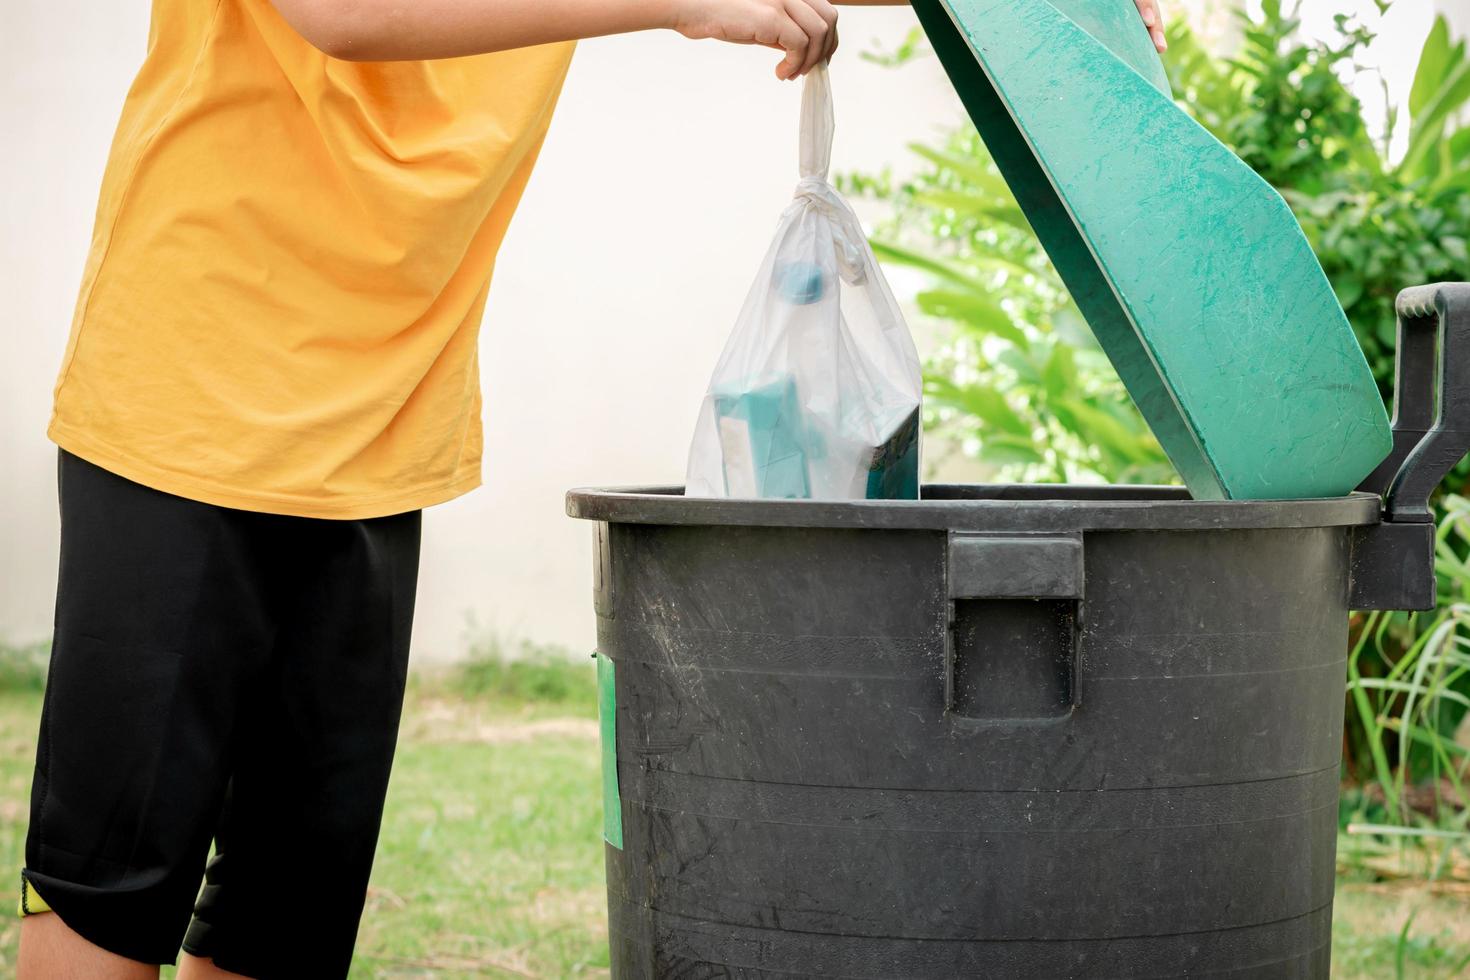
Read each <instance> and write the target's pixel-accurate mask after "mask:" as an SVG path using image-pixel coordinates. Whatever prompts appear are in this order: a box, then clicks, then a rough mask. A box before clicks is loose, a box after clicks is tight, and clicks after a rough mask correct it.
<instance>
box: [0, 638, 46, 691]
mask: <svg viewBox="0 0 1470 980" xmlns="http://www.w3.org/2000/svg"><path fill="white" fill-rule="evenodd" d="M50 660H51V644H50V643H32V644H31V645H29V646H23V647H12V646H4V645H0V691H39V690H42V689H43V688H45V686H46V665H47V664H48V663H49V662H50Z"/></svg>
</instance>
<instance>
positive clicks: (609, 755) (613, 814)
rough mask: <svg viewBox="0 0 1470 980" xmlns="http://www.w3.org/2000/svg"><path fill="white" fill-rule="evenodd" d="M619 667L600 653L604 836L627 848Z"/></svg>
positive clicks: (598, 698)
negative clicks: (621, 790) (621, 773)
mask: <svg viewBox="0 0 1470 980" xmlns="http://www.w3.org/2000/svg"><path fill="white" fill-rule="evenodd" d="M615 671H616V667H615V665H614V664H613V662H612V661H611V660H609V659H608V658H607V657H604V656H603V655H602V654H600V653H599V654H598V655H597V717H598V720H599V721H600V722H601V727H602V837H603V840H605V841H607V842H608V843H609V844H611V845H612V846H613V847H616V848H617V849H618V850H620V851H621V850H622V849H623V799H622V796H621V795H620V794H619V793H618V720H617V714H618V696H617V685H616V683H615V676H614V675H615Z"/></svg>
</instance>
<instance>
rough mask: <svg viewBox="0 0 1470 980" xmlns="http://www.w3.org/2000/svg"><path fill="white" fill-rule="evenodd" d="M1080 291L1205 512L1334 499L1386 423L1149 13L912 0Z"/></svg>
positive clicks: (1034, 3)
mask: <svg viewBox="0 0 1470 980" xmlns="http://www.w3.org/2000/svg"><path fill="white" fill-rule="evenodd" d="M913 5H914V9H915V10H916V11H917V13H918V15H919V20H920V22H921V23H922V24H923V26H924V29H925V32H926V33H927V34H928V36H929V39H930V42H931V43H932V44H933V46H934V49H935V51H936V53H937V54H938V55H939V58H940V60H941V62H942V63H943V64H944V67H945V70H946V71H947V72H948V73H949V76H950V79H951V80H952V81H953V82H954V85H955V87H956V89H958V91H959V94H960V97H961V99H962V100H963V101H964V104H965V107H966V109H968V110H969V113H970V116H971V118H973V119H974V121H975V125H976V127H977V128H978V129H979V131H980V135H981V137H982V138H983V139H984V140H985V144H986V146H987V147H989V149H990V151H991V154H992V155H993V156H994V157H995V161H996V163H997V165H998V166H999V168H1000V171H1001V173H1002V174H1003V175H1004V177H1005V179H1006V181H1007V183H1009V184H1010V187H1011V190H1012V191H1013V192H1014V194H1015V195H1016V200H1017V202H1018V203H1019V204H1020V206H1021V208H1022V210H1023V211H1024V212H1025V214H1026V217H1027V219H1028V220H1029V221H1030V223H1031V226H1032V227H1033V228H1034V229H1035V231H1036V234H1037V236H1038V237H1039V238H1040V240H1041V243H1042V245H1043V246H1044V247H1045V248H1046V250H1047V252H1048V254H1049V255H1050V256H1051V259H1052V262H1053V263H1054V264H1055V266H1056V268H1057V271H1058V272H1059V273H1060V274H1061V276H1062V279H1063V281H1064V282H1065V283H1066V285H1067V288H1068V289H1069V290H1070V291H1071V293H1072V296H1073V298H1074V299H1075V300H1076V301H1077V305H1078V308H1079V309H1081V311H1082V314H1083V316H1085V317H1086V318H1087V321H1088V323H1089V324H1090V325H1091V327H1092V330H1093V333H1094V334H1095V335H1096V336H1097V339H1098V342H1099V343H1100V344H1101V345H1102V347H1103V350H1104V351H1106V353H1107V355H1108V357H1109V358H1110V359H1111V360H1112V362H1113V365H1114V367H1115V368H1116V369H1117V371H1118V374H1119V376H1120V377H1121V378H1122V379H1123V383H1124V384H1125V385H1127V387H1128V391H1129V393H1130V394H1131V395H1132V396H1133V400H1134V401H1135V402H1136V403H1137V404H1138V407H1139V409H1140V411H1142V413H1143V416H1144V418H1145V419H1146V420H1147V421H1148V424H1149V426H1150V427H1151V428H1152V429H1153V431H1154V434H1155V435H1156V436H1158V439H1159V442H1160V443H1161V444H1162V445H1163V447H1164V451H1165V452H1167V453H1168V454H1169V458H1170V459H1171V460H1172V461H1173V463H1174V465H1175V467H1176V468H1177V469H1178V470H1179V472H1180V474H1181V475H1182V476H1183V478H1184V482H1185V483H1186V484H1187V485H1188V487H1189V489H1190V492H1191V493H1192V494H1193V495H1194V496H1195V497H1196V498H1198V499H1267V498H1276V499H1286V498H1304V497H1330V496H1338V495H1340V494H1344V493H1347V492H1349V491H1351V490H1352V489H1353V488H1354V487H1356V486H1357V485H1358V483H1359V482H1360V481H1361V480H1362V478H1363V477H1365V476H1366V475H1367V474H1368V473H1369V472H1370V471H1371V470H1372V469H1373V468H1374V467H1375V466H1376V465H1377V464H1378V463H1379V461H1381V460H1382V459H1383V458H1384V457H1385V456H1387V455H1388V452H1389V448H1390V433H1389V423H1388V415H1387V412H1386V411H1385V410H1384V406H1383V401H1382V398H1381V397H1380V396H1379V393H1378V389H1377V386H1376V385H1375V384H1374V381H1373V376H1372V373H1371V372H1370V371H1369V369H1368V364H1367V361H1366V360H1365V358H1364V357H1363V351H1362V348H1361V347H1360V346H1359V345H1358V342H1357V338H1356V337H1355V336H1354V335H1353V331H1352V326H1351V325H1350V324H1349V323H1348V321H1347V317H1346V316H1344V315H1343V312H1342V307H1341V306H1340V305H1339V304H1338V302H1337V297H1336V296H1335V295H1334V294H1333V292H1332V287H1331V285H1330V284H1329V283H1328V281H1327V277H1326V275H1325V274H1324V273H1323V271H1322V266H1321V265H1320V263H1318V261H1317V258H1316V256H1315V255H1313V254H1312V250H1311V247H1310V246H1309V245H1308V244H1307V240H1306V236H1305V235H1303V234H1302V230H1301V226H1300V225H1298V224H1297V222H1296V219H1295V217H1294V216H1293V215H1292V213H1291V210H1290V209H1289V208H1288V207H1287V206H1286V202H1285V201H1283V200H1282V198H1281V195H1280V194H1278V193H1276V191H1275V189H1273V188H1272V187H1271V186H1270V185H1269V184H1267V183H1266V182H1265V181H1264V180H1262V179H1261V178H1260V177H1259V176H1258V175H1257V174H1256V173H1255V172H1254V171H1252V170H1251V169H1250V168H1249V167H1248V166H1246V164H1245V163H1244V162H1243V161H1241V160H1240V158H1239V157H1237V156H1235V154H1233V153H1232V152H1230V150H1229V149H1227V148H1226V147H1225V146H1224V145H1222V144H1221V143H1220V142H1219V141H1218V140H1216V139H1215V138H1214V137H1213V136H1211V135H1210V133H1209V132H1208V131H1207V130H1205V129H1204V128H1203V127H1202V126H1200V125H1199V124H1198V123H1196V122H1195V121H1194V120H1193V119H1191V118H1190V117H1189V115H1188V114H1186V113H1185V112H1183V111H1182V110H1180V109H1179V108H1178V107H1177V106H1176V105H1175V104H1174V102H1173V100H1172V98H1171V97H1170V93H1169V83H1168V80H1167V78H1166V76H1165V74H1164V70H1163V65H1162V63H1161V62H1160V61H1159V57H1158V54H1157V53H1156V52H1155V51H1154V50H1153V46H1152V44H1151V42H1150V40H1149V37H1148V32H1147V30H1146V29H1145V28H1144V26H1143V24H1142V22H1141V20H1140V18H1139V16H1138V11H1137V8H1136V7H1135V6H1134V2H1133V0H1051V2H1048V0H913Z"/></svg>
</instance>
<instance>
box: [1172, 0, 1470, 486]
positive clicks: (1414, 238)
mask: <svg viewBox="0 0 1470 980" xmlns="http://www.w3.org/2000/svg"><path fill="white" fill-rule="evenodd" d="M1337 24H1338V27H1337V30H1338V37H1337V39H1336V41H1335V42H1334V43H1327V44H1319V43H1310V42H1305V41H1302V40H1301V39H1300V38H1299V36H1298V33H1297V32H1298V27H1299V20H1298V18H1297V17H1296V15H1295V12H1294V10H1291V11H1289V10H1286V9H1284V8H1283V6H1282V4H1281V3H1280V2H1279V0H1271V2H1267V3H1265V4H1264V10H1263V13H1262V16H1261V17H1260V18H1259V19H1258V20H1255V21H1253V22H1249V23H1247V24H1246V25H1245V28H1244V32H1243V43H1242V50H1241V51H1240V53H1239V54H1238V55H1237V56H1236V57H1235V58H1233V59H1230V60H1223V59H1220V58H1217V57H1215V56H1213V55H1212V54H1210V53H1209V52H1207V51H1205V50H1204V49H1203V48H1202V46H1201V45H1200V44H1199V43H1198V41H1197V39H1196V38H1194V37H1193V35H1191V34H1190V32H1189V31H1188V29H1187V28H1185V27H1183V26H1182V25H1180V26H1177V27H1176V28H1174V29H1173V30H1171V32H1170V56H1169V58H1168V59H1167V67H1168V69H1169V77H1170V81H1171V82H1172V83H1173V85H1174V89H1175V93H1176V95H1177V97H1178V99H1179V102H1180V104H1181V105H1182V106H1183V107H1184V108H1185V109H1186V110H1188V111H1189V112H1191V113H1193V114H1194V116H1195V118H1196V119H1198V120H1199V122H1200V123H1201V124H1202V125H1204V126H1205V127H1206V128H1207V129H1209V130H1210V131H1211V132H1212V133H1214V134H1215V135H1216V136H1217V137H1218V138H1219V139H1220V140H1221V141H1222V142H1224V143H1225V144H1226V145H1228V146H1230V147H1231V148H1232V149H1234V150H1235V151H1236V153H1238V154H1239V155H1240V156H1241V158H1242V159H1244V160H1245V161H1246V162H1247V163H1249V164H1250V165H1251V166H1252V167H1253V168H1255V170H1256V172H1257V173H1259V174H1260V175H1261V176H1262V177H1263V178H1265V179H1266V180H1267V181H1268V182H1269V183H1270V184H1272V185H1273V186H1274V187H1276V188H1277V190H1279V191H1280V192H1281V193H1282V195H1283V196H1284V197H1285V198H1286V200H1287V203H1288V204H1290V205H1291V207H1292V210H1293V211H1294V212H1295V213H1296V215H1297V218H1298V220H1300V221H1301V223H1302V227H1303V229H1304V230H1305V231H1306V234H1307V238H1308V240H1309V241H1310V242H1311V243H1312V247H1313V249H1314V250H1315V251H1316V253H1317V256H1318V258H1319V259H1320V260H1321V261H1322V266H1323V268H1324V269H1325V270H1326V272H1327V276H1328V278H1329V279H1330V280H1331V281H1332V285H1333V287H1334V289H1335V290H1336V291H1337V296H1338V299H1339V300H1340V301H1341V302H1342V305H1343V308H1344V309H1345V310H1346V311H1347V314H1348V318H1349V319H1350V320H1351V321H1352V323H1353V327H1354V329H1355V330H1356V331H1357V334H1358V337H1359V339H1360V340H1361V341H1362V343H1363V347H1364V351H1365V353H1366V354H1367V357H1368V362H1369V364H1370V365H1371V366H1372V368H1373V373H1374V375H1375V377H1377V378H1378V381H1379V384H1380V386H1381V387H1382V389H1383V391H1384V393H1385V395H1387V394H1388V393H1389V392H1390V389H1391V386H1392V377H1393V349H1394V315H1393V301H1394V297H1395V296H1396V295H1397V293H1398V291H1399V290H1400V289H1402V288H1403V287H1405V286H1411V285H1417V284H1420V283H1425V282H1437V281H1440V280H1446V279H1464V278H1466V276H1467V274H1470V268H1467V259H1470V253H1467V245H1466V243H1467V241H1470V195H1467V194H1466V193H1465V191H1466V190H1467V189H1470V130H1467V129H1463V128H1461V126H1460V122H1459V120H1460V119H1461V118H1462V116H1463V112H1462V110H1463V109H1464V108H1465V107H1466V105H1467V103H1470V58H1467V57H1466V53H1465V45H1464V42H1459V43H1455V44H1452V43H1451V42H1450V34H1449V28H1448V25H1447V24H1446V23H1445V21H1444V18H1443V17H1441V18H1439V19H1438V20H1437V21H1436V23H1435V26H1434V29H1433V31H1432V32H1431V33H1430V35H1429V38H1428V39H1427V41H1426V42H1425V45H1424V49H1423V54H1422V55H1421V57H1420V61H1419V66H1418V71H1417V73H1416V75H1415V78H1414V85H1413V90H1412V92H1411V94H1410V97H1409V102H1408V105H1407V106H1406V107H1394V108H1392V109H1391V110H1390V113H1389V117H1388V119H1387V120H1385V123H1386V129H1387V130H1388V131H1389V132H1390V133H1391V132H1392V130H1393V126H1394V124H1395V123H1396V122H1398V119H1399V115H1400V113H1401V112H1402V111H1403V109H1404V108H1406V109H1407V113H1408V115H1407V120H1408V128H1409V135H1410V138H1409V149H1408V153H1407V155H1406V156H1405V157H1404V158H1403V160H1402V161H1400V162H1398V163H1392V162H1391V161H1390V159H1389V156H1388V147H1387V146H1386V145H1385V144H1386V141H1387V137H1385V141H1384V143H1378V142H1375V141H1374V140H1373V139H1372V137H1371V136H1370V135H1369V130H1368V126H1367V125H1366V123H1365V121H1364V119H1363V114H1362V107H1361V105H1360V104H1359V102H1358V100H1357V98H1356V97H1355V96H1354V95H1353V94H1352V92H1351V91H1350V90H1349V88H1348V86H1347V84H1346V83H1345V81H1344V77H1345V76H1350V75H1352V74H1353V73H1354V72H1355V71H1357V69H1356V67H1355V65H1356V61H1357V59H1358V57H1359V55H1360V54H1361V53H1362V51H1363V49H1364V47H1365V46H1366V45H1367V44H1369V43H1371V41H1372V40H1373V37H1374V34H1373V31H1372V30H1371V29H1370V28H1369V27H1367V26H1365V25H1364V24H1362V23H1359V22H1356V21H1353V20H1350V19H1349V18H1346V17H1339V18H1338V20H1337ZM1456 485H1457V486H1459V485H1463V475H1462V477H1461V479H1460V480H1458V481H1457V482H1456Z"/></svg>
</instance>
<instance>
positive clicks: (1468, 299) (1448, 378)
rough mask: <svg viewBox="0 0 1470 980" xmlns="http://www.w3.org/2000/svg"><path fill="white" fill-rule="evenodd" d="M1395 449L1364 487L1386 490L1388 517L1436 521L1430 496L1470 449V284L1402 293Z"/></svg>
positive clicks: (1401, 520) (1414, 521)
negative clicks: (1431, 507) (1430, 503)
mask: <svg viewBox="0 0 1470 980" xmlns="http://www.w3.org/2000/svg"><path fill="white" fill-rule="evenodd" d="M1397 312H1398V362H1397V368H1396V371H1395V377H1394V396H1393V401H1394V410H1393V451H1392V452H1390V453H1389V455H1388V458H1387V459H1385V460H1384V461H1383V462H1382V463H1380V464H1379V465H1378V468H1377V469H1375V470H1374V471H1373V472H1372V473H1370V474H1369V475H1368V478H1367V479H1365V480H1364V481H1363V483H1362V484H1361V485H1360V486H1359V487H1358V489H1360V490H1366V491H1368V492H1370V493H1377V494H1385V495H1386V496H1385V500H1384V508H1383V519H1384V520H1385V521H1386V522H1390V523H1400V524H1425V523H1430V522H1432V521H1433V520H1434V512H1433V511H1432V510H1431V509H1430V506H1429V498H1430V495H1431V494H1433V493H1434V490H1435V488H1436V487H1438V486H1439V484H1440V481H1442V480H1443V479H1444V478H1445V474H1447V473H1448V472H1449V471H1450V470H1451V469H1453V468H1454V466H1455V464H1457V463H1458V462H1459V461H1460V460H1461V458H1463V457H1464V455H1465V453H1466V452H1467V451H1470V283H1463V282H1454V283H1436V284H1434V285H1430V286H1416V287H1414V288H1413V289H1406V290H1404V291H1403V292H1401V293H1399V296H1398V303H1397Z"/></svg>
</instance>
